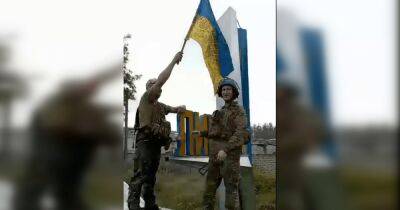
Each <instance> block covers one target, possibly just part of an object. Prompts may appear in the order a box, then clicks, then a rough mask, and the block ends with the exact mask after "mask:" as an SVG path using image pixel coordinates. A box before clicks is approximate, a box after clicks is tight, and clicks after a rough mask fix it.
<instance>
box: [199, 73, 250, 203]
mask: <svg viewBox="0 0 400 210" xmlns="http://www.w3.org/2000/svg"><path fill="white" fill-rule="evenodd" d="M217 94H218V96H219V97H221V98H222V99H223V100H224V101H225V105H224V106H223V107H222V108H221V109H219V110H216V111H214V113H213V115H212V117H211V124H210V128H209V130H208V131H206V132H202V133H201V135H202V136H206V137H208V138H209V140H210V141H209V163H208V174H207V178H206V189H205V192H204V196H203V208H204V209H205V210H211V209H214V203H215V195H216V190H217V188H218V186H219V185H220V184H221V181H222V179H223V180H224V184H225V189H226V193H225V195H226V198H225V207H226V209H228V210H237V209H240V207H239V178H240V174H239V171H240V155H241V152H242V146H243V145H244V144H246V143H247V142H248V140H249V137H250V136H249V134H250V133H249V132H248V130H247V118H246V113H245V111H244V109H243V107H242V106H240V105H239V104H238V103H237V102H236V101H235V99H237V97H238V96H239V88H238V86H237V84H236V82H235V81H234V80H233V79H230V78H224V79H223V80H222V81H221V82H220V84H219V86H218V90H217Z"/></svg>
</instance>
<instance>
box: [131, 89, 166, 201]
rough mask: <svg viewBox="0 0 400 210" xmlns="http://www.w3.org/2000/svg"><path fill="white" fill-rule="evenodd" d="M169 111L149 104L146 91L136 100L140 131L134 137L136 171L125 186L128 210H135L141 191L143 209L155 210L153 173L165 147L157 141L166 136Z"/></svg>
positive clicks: (158, 103)
mask: <svg viewBox="0 0 400 210" xmlns="http://www.w3.org/2000/svg"><path fill="white" fill-rule="evenodd" d="M159 94H161V89H159ZM171 111H172V107H170V106H168V105H165V104H163V103H160V102H158V101H157V102H155V103H150V102H149V91H147V92H145V93H144V94H143V96H142V98H141V100H140V104H139V108H138V112H139V122H140V123H139V124H140V129H139V131H138V134H137V137H136V142H137V144H136V145H137V152H138V156H137V163H138V168H137V170H136V171H135V172H134V176H133V177H132V178H131V180H130V183H129V197H128V206H129V209H139V202H140V195H141V193H142V188H143V199H144V201H145V208H146V209H158V207H157V205H156V197H155V195H154V185H155V183H156V173H157V170H158V166H159V164H160V156H161V147H162V146H165V145H167V144H169V142H165V139H160V138H159V134H160V133H164V134H168V133H169V132H170V130H168V129H166V127H165V126H163V125H165V124H169V123H168V122H167V121H166V119H165V115H167V114H168V113H170V112H171ZM167 127H168V126H167ZM169 129H170V128H169ZM168 135H169V134H168Z"/></svg>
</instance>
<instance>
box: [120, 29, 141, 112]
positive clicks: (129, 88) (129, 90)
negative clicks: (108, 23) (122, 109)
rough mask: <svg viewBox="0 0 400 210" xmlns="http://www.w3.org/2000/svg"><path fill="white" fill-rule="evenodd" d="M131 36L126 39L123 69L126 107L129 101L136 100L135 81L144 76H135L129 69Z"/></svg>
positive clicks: (128, 35)
mask: <svg viewBox="0 0 400 210" xmlns="http://www.w3.org/2000/svg"><path fill="white" fill-rule="evenodd" d="M130 37H131V36H130V34H127V35H126V36H125V37H124V42H125V44H124V65H123V67H122V71H123V75H124V105H127V104H128V100H136V97H135V93H136V85H135V81H136V80H138V79H140V78H141V77H142V75H136V74H133V72H132V70H130V69H128V68H127V63H128V62H129V42H128V40H129V39H130Z"/></svg>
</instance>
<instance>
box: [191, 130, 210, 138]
mask: <svg viewBox="0 0 400 210" xmlns="http://www.w3.org/2000/svg"><path fill="white" fill-rule="evenodd" d="M192 135H193V136H195V137H197V136H199V137H208V131H192Z"/></svg>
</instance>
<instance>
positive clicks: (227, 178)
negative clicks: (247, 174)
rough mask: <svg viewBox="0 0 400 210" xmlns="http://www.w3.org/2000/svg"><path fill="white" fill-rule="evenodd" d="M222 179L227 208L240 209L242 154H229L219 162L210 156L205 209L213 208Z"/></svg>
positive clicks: (210, 209)
mask: <svg viewBox="0 0 400 210" xmlns="http://www.w3.org/2000/svg"><path fill="white" fill-rule="evenodd" d="M222 179H223V180H224V184H225V208H226V209H228V210H239V209H240V204H239V180H240V155H229V154H228V156H227V157H226V159H225V161H223V162H218V161H217V160H216V158H215V157H210V161H209V163H208V174H207V178H206V189H205V192H204V196H203V209H204V210H213V209H214V204H215V196H216V191H217V189H218V187H219V185H220V184H221V181H222Z"/></svg>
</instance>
